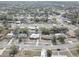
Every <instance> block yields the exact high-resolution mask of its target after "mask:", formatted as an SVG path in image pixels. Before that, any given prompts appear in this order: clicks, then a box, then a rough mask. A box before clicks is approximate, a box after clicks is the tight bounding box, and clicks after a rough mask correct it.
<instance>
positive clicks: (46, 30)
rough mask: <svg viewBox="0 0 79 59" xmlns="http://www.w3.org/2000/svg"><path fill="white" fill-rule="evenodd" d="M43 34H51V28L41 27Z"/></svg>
mask: <svg viewBox="0 0 79 59" xmlns="http://www.w3.org/2000/svg"><path fill="white" fill-rule="evenodd" d="M41 31H42V34H43V35H49V34H50V30H49V29H48V28H41Z"/></svg>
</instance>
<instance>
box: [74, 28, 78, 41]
mask: <svg viewBox="0 0 79 59" xmlns="http://www.w3.org/2000/svg"><path fill="white" fill-rule="evenodd" d="M74 32H75V35H76V38H77V39H78V40H79V29H76V30H75V31H74Z"/></svg>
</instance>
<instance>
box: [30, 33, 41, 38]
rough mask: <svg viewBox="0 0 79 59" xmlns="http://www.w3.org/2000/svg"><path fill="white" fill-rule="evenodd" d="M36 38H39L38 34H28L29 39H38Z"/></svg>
mask: <svg viewBox="0 0 79 59" xmlns="http://www.w3.org/2000/svg"><path fill="white" fill-rule="evenodd" d="M38 38H40V35H39V34H35V33H34V34H31V35H30V39H38Z"/></svg>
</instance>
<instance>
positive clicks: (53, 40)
mask: <svg viewBox="0 0 79 59" xmlns="http://www.w3.org/2000/svg"><path fill="white" fill-rule="evenodd" d="M56 40H57V39H56V37H55V35H54V36H53V39H52V40H51V41H52V44H53V45H57V42H56Z"/></svg>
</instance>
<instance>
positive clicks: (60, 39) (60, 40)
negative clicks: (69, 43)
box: [58, 36, 65, 44]
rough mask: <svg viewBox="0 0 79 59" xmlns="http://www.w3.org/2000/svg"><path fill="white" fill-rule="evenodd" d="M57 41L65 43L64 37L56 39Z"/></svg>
mask: <svg viewBox="0 0 79 59" xmlns="http://www.w3.org/2000/svg"><path fill="white" fill-rule="evenodd" d="M58 40H59V42H61V43H62V44H64V43H65V37H64V36H60V37H59V38H58Z"/></svg>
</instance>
